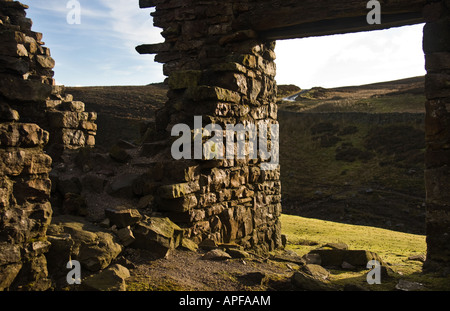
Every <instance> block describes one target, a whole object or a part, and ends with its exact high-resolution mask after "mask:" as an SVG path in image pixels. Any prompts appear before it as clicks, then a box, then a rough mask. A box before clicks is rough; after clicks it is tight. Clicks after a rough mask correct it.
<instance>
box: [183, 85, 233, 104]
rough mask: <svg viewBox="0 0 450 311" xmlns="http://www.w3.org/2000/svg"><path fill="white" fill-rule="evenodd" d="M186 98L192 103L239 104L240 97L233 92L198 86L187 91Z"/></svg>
mask: <svg viewBox="0 0 450 311" xmlns="http://www.w3.org/2000/svg"><path fill="white" fill-rule="evenodd" d="M188 97H189V98H191V99H192V100H194V101H208V100H216V101H222V102H231V103H239V102H240V100H241V96H240V95H239V94H238V93H237V92H233V91H230V90H227V89H224V88H220V87H213V86H204V85H203V86H198V87H194V88H190V89H189V90H188Z"/></svg>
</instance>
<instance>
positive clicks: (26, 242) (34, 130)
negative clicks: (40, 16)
mask: <svg viewBox="0 0 450 311" xmlns="http://www.w3.org/2000/svg"><path fill="white" fill-rule="evenodd" d="M27 8H28V7H27V6H26V5H24V4H21V3H20V2H16V1H11V0H2V1H0V46H1V49H0V122H1V123H0V178H1V180H0V290H4V289H15V290H46V289H48V288H49V287H50V286H51V281H50V279H49V276H48V270H47V261H46V257H45V254H46V253H47V252H48V250H49V247H50V243H49V242H48V240H47V236H46V231H47V227H48V226H49V225H50V222H51V219H52V213H53V211H52V206H51V204H50V193H51V185H52V184H51V181H50V178H49V173H50V171H51V169H52V162H56V161H58V157H59V156H60V155H61V154H62V152H63V151H64V150H68V149H77V148H80V147H84V146H93V145H94V144H95V139H94V136H95V132H96V125H95V123H94V121H95V119H96V115H95V114H94V113H87V112H84V104H83V103H81V102H76V101H73V98H72V97H71V96H70V95H65V94H64V87H63V86H55V85H54V84H55V81H54V79H53V74H54V73H53V70H52V69H53V67H54V65H55V62H54V60H53V58H52V57H51V56H50V50H49V49H48V48H47V47H45V46H44V43H43V42H42V34H41V33H38V32H34V31H32V30H31V26H32V21H31V20H30V19H29V18H27V17H26V12H25V10H26V9H27ZM50 155H51V156H52V157H50ZM52 158H53V159H52Z"/></svg>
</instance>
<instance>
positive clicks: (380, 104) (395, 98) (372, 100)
mask: <svg viewBox="0 0 450 311" xmlns="http://www.w3.org/2000/svg"><path fill="white" fill-rule="evenodd" d="M278 88H279V89H280V90H281V93H280V94H288V95H287V96H282V97H279V108H280V109H282V110H287V111H296V112H370V113H392V112H399V113H403V112H409V113H424V112H425V101H426V98H425V78H424V77H414V78H408V79H401V80H395V81H389V82H380V83H374V84H368V85H360V86H346V87H338V88H330V89H325V88H322V87H315V88H312V89H309V90H301V91H300V92H294V93H292V92H291V93H290V92H289V90H292V89H293V87H292V86H283V85H281V86H279V87H278Z"/></svg>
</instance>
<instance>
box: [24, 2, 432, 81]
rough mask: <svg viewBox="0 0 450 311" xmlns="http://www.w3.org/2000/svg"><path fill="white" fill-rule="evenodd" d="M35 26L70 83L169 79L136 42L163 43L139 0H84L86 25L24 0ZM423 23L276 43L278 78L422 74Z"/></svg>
mask: <svg viewBox="0 0 450 311" xmlns="http://www.w3.org/2000/svg"><path fill="white" fill-rule="evenodd" d="M22 2H23V3H25V4H28V5H29V6H30V8H29V9H28V10H27V15H28V17H30V18H31V19H32V20H33V30H34V31H37V32H42V33H43V34H44V39H43V41H44V42H45V43H46V46H47V47H49V48H50V50H51V53H52V56H53V58H54V59H55V60H56V66H55V69H54V70H55V79H56V81H57V83H58V84H64V85H66V86H100V85H145V84H149V83H157V82H161V81H163V80H164V78H165V77H164V75H163V74H162V65H161V64H158V63H155V62H154V60H153V59H154V56H153V55H139V54H138V53H137V52H136V51H135V49H134V48H135V46H137V45H140V44H143V43H159V42H162V41H163V38H162V37H161V35H160V32H161V29H159V28H155V27H154V26H153V21H152V18H151V16H150V12H152V10H153V9H145V10H142V9H139V4H138V3H139V1H138V0H79V3H80V4H81V23H80V24H69V23H68V22H67V15H68V14H69V13H70V11H71V9H70V8H67V3H68V2H69V0H33V1H31V0H23V1H22ZM422 29H423V25H415V26H408V27H401V28H393V29H390V30H383V31H373V32H362V33H355V34H348V35H336V36H327V37H319V38H306V39H296V40H283V41H278V42H277V48H276V53H277V61H276V62H277V82H278V84H296V85H298V86H300V87H302V88H304V89H305V88H310V87H313V86H323V87H333V86H344V85H359V84H365V83H371V82H380V81H387V80H394V79H400V78H406V77H412V76H419V75H423V74H425V70H424V56H423V52H422Z"/></svg>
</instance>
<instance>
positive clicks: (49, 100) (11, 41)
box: [0, 0, 97, 158]
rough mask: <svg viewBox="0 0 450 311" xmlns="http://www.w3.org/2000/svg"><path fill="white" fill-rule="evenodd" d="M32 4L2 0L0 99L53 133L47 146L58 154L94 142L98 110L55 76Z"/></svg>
mask: <svg viewBox="0 0 450 311" xmlns="http://www.w3.org/2000/svg"><path fill="white" fill-rule="evenodd" d="M27 8H28V6H26V5H23V4H21V3H20V2H17V1H6V0H2V1H1V7H0V15H1V24H0V27H1V38H0V39H1V44H2V50H1V52H0V64H1V67H0V68H1V69H0V70H1V71H0V100H1V107H2V111H3V110H4V111H7V110H8V109H10V108H11V109H14V110H16V111H17V112H18V114H19V116H20V120H21V121H23V122H30V123H37V124H39V125H40V126H41V127H42V128H44V129H45V130H47V131H49V132H50V134H51V135H50V141H49V144H48V146H47V148H46V149H47V151H48V152H49V153H50V154H51V155H52V157H54V158H57V157H58V156H60V155H61V152H62V151H63V150H65V149H77V148H80V147H84V146H94V145H95V135H96V130H97V127H96V125H95V120H96V117H97V116H96V114H95V113H87V112H85V111H84V108H85V107H84V103H82V102H79V101H74V100H73V98H72V96H71V95H69V94H65V92H64V86H56V85H55V80H54V79H53V75H54V72H53V68H54V66H55V61H54V59H53V58H52V57H51V54H50V49H49V48H47V47H45V46H44V42H42V37H43V35H42V34H41V33H39V32H34V31H32V30H31V27H32V24H33V23H32V21H31V19H29V18H27V17H26V12H25V10H26V9H27Z"/></svg>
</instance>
